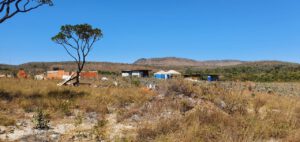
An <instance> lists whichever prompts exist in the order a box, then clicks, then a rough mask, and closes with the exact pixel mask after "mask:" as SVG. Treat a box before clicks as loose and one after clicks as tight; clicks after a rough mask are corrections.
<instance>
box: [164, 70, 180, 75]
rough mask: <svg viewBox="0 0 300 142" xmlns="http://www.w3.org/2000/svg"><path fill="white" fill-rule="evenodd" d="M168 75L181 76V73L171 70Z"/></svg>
mask: <svg viewBox="0 0 300 142" xmlns="http://www.w3.org/2000/svg"><path fill="white" fill-rule="evenodd" d="M166 73H167V74H170V75H181V73H180V72H178V71H175V70H169V71H167V72H166Z"/></svg>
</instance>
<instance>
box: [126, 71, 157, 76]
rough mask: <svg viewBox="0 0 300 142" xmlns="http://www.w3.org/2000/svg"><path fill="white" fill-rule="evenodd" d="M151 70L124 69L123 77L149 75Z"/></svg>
mask: <svg viewBox="0 0 300 142" xmlns="http://www.w3.org/2000/svg"><path fill="white" fill-rule="evenodd" d="M150 72H151V70H124V71H122V73H121V75H122V77H149V76H150Z"/></svg>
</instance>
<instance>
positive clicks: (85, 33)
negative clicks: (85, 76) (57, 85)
mask: <svg viewBox="0 0 300 142" xmlns="http://www.w3.org/2000/svg"><path fill="white" fill-rule="evenodd" d="M60 30H61V31H60V32H59V33H58V34H57V35H56V36H54V37H52V41H54V42H55V43H57V44H60V45H61V46H62V47H63V48H64V49H65V50H66V51H67V53H68V54H69V55H70V56H71V57H72V58H73V59H74V60H75V62H76V63H77V72H76V76H75V77H72V78H70V79H69V80H68V81H67V82H66V83H68V82H70V81H71V80H74V79H76V82H75V83H74V85H75V86H78V85H79V76H80V73H81V71H82V70H83V68H84V65H85V63H86V57H87V56H88V54H89V53H90V51H91V50H92V48H93V45H94V43H95V42H96V41H98V40H100V39H101V38H102V36H103V35H102V31H101V30H100V29H98V28H93V27H92V26H91V25H89V24H79V25H65V26H62V27H61V29H60ZM66 83H65V84H66Z"/></svg>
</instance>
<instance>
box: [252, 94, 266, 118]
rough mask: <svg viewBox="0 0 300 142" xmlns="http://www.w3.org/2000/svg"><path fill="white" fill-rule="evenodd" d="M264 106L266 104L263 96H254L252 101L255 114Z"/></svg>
mask: <svg viewBox="0 0 300 142" xmlns="http://www.w3.org/2000/svg"><path fill="white" fill-rule="evenodd" d="M266 104H267V98H266V97H265V95H259V96H257V95H256V96H255V98H254V101H253V108H254V112H255V114H258V113H259V110H260V108H262V107H263V106H265V105H266Z"/></svg>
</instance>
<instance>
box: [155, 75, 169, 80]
mask: <svg viewBox="0 0 300 142" xmlns="http://www.w3.org/2000/svg"><path fill="white" fill-rule="evenodd" d="M154 78H157V79H169V78H170V75H168V74H155V75H154Z"/></svg>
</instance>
